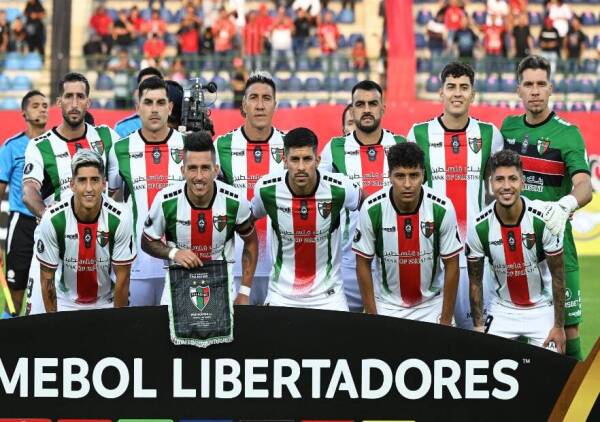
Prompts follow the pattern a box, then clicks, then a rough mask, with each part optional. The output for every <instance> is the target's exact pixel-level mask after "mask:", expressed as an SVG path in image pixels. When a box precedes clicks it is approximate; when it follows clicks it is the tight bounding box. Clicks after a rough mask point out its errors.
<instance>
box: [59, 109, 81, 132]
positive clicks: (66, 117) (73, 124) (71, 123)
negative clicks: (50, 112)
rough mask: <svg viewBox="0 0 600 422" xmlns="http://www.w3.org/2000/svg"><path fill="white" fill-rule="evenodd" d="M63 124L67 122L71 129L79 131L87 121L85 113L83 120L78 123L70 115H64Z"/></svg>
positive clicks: (78, 120)
mask: <svg viewBox="0 0 600 422" xmlns="http://www.w3.org/2000/svg"><path fill="white" fill-rule="evenodd" d="M62 117H63V122H65V123H66V124H67V125H68V126H69V127H70V128H71V129H77V128H78V127H79V126H81V124H82V123H83V122H84V121H85V111H83V112H82V113H81V118H80V119H77V120H76V121H73V120H71V118H70V117H69V113H65V112H64V111H63V113H62Z"/></svg>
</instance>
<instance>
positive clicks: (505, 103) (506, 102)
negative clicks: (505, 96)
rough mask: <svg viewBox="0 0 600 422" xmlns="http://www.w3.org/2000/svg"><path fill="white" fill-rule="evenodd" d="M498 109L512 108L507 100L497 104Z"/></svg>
mask: <svg viewBox="0 0 600 422" xmlns="http://www.w3.org/2000/svg"><path fill="white" fill-rule="evenodd" d="M496 107H501V108H510V104H509V103H508V101H506V100H500V101H498V102H497V103H496Z"/></svg>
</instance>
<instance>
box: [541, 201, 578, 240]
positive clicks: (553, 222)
mask: <svg viewBox="0 0 600 422" xmlns="http://www.w3.org/2000/svg"><path fill="white" fill-rule="evenodd" d="M577 206H578V204H577V199H575V197H574V196H573V195H565V196H563V197H562V198H560V199H559V200H558V201H557V202H551V203H550V204H549V205H548V206H547V207H546V209H545V210H544V215H543V219H544V222H545V223H546V226H547V227H548V230H550V231H551V232H552V234H553V235H555V236H558V235H560V234H562V233H563V232H564V231H565V225H566V224H567V220H568V219H569V216H570V215H571V213H572V212H573V211H575V210H576V209H577Z"/></svg>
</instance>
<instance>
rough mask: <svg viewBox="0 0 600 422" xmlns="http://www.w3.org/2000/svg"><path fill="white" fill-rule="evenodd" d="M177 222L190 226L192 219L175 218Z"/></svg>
mask: <svg viewBox="0 0 600 422" xmlns="http://www.w3.org/2000/svg"><path fill="white" fill-rule="evenodd" d="M175 222H176V223H177V224H181V225H182V226H190V225H191V224H192V223H191V222H190V220H175Z"/></svg>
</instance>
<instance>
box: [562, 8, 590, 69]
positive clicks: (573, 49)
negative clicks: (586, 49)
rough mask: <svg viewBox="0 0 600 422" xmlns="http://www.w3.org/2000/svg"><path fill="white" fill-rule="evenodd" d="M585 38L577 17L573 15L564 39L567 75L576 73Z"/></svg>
mask: <svg viewBox="0 0 600 422" xmlns="http://www.w3.org/2000/svg"><path fill="white" fill-rule="evenodd" d="M585 38H586V36H585V34H584V33H583V31H582V30H581V21H580V20H579V17H578V16H577V15H574V16H573V19H571V26H570V28H569V32H567V35H566V36H565V39H564V48H565V50H566V53H567V54H566V57H567V59H568V63H567V69H568V71H569V73H575V72H576V71H577V65H578V64H579V61H580V59H581V52H582V51H583V44H584V43H585Z"/></svg>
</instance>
